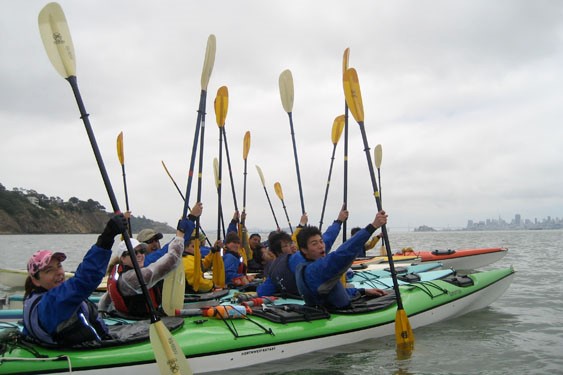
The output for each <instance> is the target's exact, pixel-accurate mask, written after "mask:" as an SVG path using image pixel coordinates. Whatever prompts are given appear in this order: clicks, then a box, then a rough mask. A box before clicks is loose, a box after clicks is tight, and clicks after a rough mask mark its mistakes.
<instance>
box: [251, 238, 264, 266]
mask: <svg viewBox="0 0 563 375" xmlns="http://www.w3.org/2000/svg"><path fill="white" fill-rule="evenodd" d="M248 246H249V247H250V251H251V252H252V259H250V260H249V261H248V272H256V273H261V272H263V271H264V263H263V261H262V249H263V246H262V237H260V235H259V234H258V233H252V234H251V235H250V237H248Z"/></svg>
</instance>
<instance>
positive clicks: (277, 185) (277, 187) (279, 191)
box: [274, 182, 283, 201]
mask: <svg viewBox="0 0 563 375" xmlns="http://www.w3.org/2000/svg"><path fill="white" fill-rule="evenodd" d="M274 190H275V192H276V195H277V196H278V198H279V199H280V200H282V201H283V191H282V187H281V184H280V183H279V182H276V183H275V184H274Z"/></svg>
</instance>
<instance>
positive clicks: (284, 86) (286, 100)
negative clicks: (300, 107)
mask: <svg viewBox="0 0 563 375" xmlns="http://www.w3.org/2000/svg"><path fill="white" fill-rule="evenodd" d="M279 85H280V97H281V102H282V106H283V109H284V110H285V111H286V112H287V113H290V112H292V111H293V76H292V75H291V70H289V69H286V70H284V71H283V72H281V74H280V79H279Z"/></svg>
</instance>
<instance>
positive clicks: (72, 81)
mask: <svg viewBox="0 0 563 375" xmlns="http://www.w3.org/2000/svg"><path fill="white" fill-rule="evenodd" d="M67 81H68V82H69V83H70V86H71V87H72V92H73V93H74V97H75V98H76V103H77V104H78V109H79V110H80V118H81V119H82V122H84V127H85V128H86V133H88V138H89V139H90V145H91V146H92V150H93V151H94V156H95V157H96V162H97V163H98V168H99V169H100V173H101V175H102V179H103V180H104V185H105V187H106V191H107V193H108V197H109V200H110V203H111V207H112V209H113V211H114V213H116V214H118V213H120V212H121V210H120V209H119V205H118V204H117V199H116V198H115V193H114V192H113V188H112V186H111V182H110V180H109V177H108V173H107V171H106V167H105V165H104V160H103V159H102V155H101V154H100V149H99V148H98V143H97V142H96V137H95V136H94V132H93V130H92V126H91V125H90V119H89V118H88V116H89V115H88V112H86V108H85V107H84V102H83V101H82V96H81V95H80V91H79V90H78V83H77V80H76V76H69V77H68V78H67ZM122 235H123V240H124V241H125V246H126V247H127V250H128V251H129V253H131V254H134V252H133V245H132V244H131V238H130V237H129V233H128V232H127V230H125V231H123V233H122ZM131 263H132V264H133V268H134V269H135V274H136V275H137V278H138V279H139V284H140V285H141V290H142V292H143V296H144V297H145V302H146V303H147V306H149V310H150V314H151V322H152V323H155V322H158V321H159V320H160V318H159V317H158V315H157V314H156V309H155V307H154V305H153V303H152V300H151V298H150V296H149V291H148V289H147V285H146V284H145V280H144V279H143V275H142V274H141V268H140V267H139V264H138V263H137V258H136V257H134V256H132V257H131Z"/></svg>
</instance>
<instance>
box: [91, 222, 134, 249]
mask: <svg viewBox="0 0 563 375" xmlns="http://www.w3.org/2000/svg"><path fill="white" fill-rule="evenodd" d="M126 230H127V219H126V218H125V216H124V215H123V214H119V215H115V216H114V217H112V218H111V219H109V221H108V223H107V224H106V227H105V228H104V231H103V232H102V234H100V236H99V237H98V241H97V242H96V246H98V247H101V248H102V249H106V250H111V247H112V246H113V240H114V238H115V236H117V235H118V234H121V233H124V232H125V231H126Z"/></svg>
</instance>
